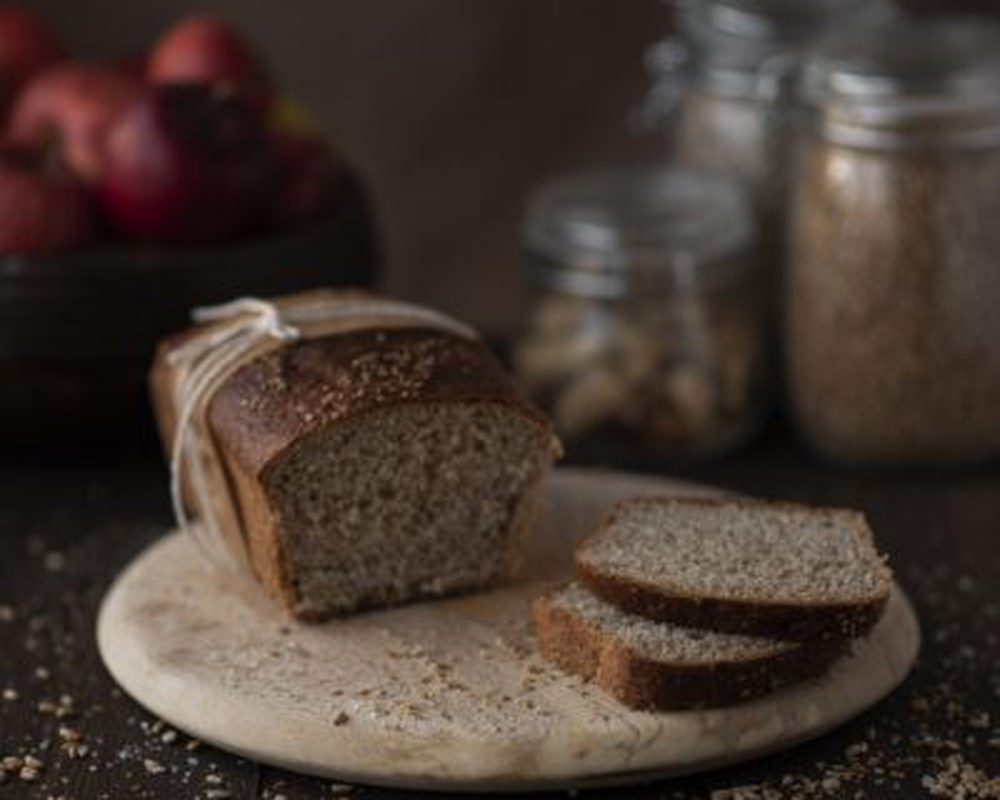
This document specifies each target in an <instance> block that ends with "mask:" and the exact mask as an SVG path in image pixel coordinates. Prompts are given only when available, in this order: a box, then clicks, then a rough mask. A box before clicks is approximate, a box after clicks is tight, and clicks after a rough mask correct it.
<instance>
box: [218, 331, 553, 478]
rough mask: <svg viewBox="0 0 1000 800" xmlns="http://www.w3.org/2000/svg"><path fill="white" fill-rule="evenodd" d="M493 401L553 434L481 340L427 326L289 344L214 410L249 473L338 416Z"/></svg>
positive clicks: (231, 387) (259, 362)
mask: <svg viewBox="0 0 1000 800" xmlns="http://www.w3.org/2000/svg"><path fill="white" fill-rule="evenodd" d="M433 402H449V403H483V402H488V403H495V404H499V405H504V406H507V407H508V408H510V409H511V410H513V411H515V412H516V413H519V414H521V415H522V416H525V417H527V418H528V419H530V420H532V421H533V422H534V423H535V424H537V425H538V426H539V428H540V430H544V432H545V433H546V435H548V436H551V434H550V433H549V427H548V423H547V421H546V420H545V418H544V417H543V416H542V415H541V413H540V412H538V411H537V410H535V409H534V407H533V406H531V405H529V404H528V403H527V402H526V401H525V400H524V399H523V398H522V397H521V395H520V394H519V393H518V391H517V389H516V388H515V386H514V383H513V382H512V381H511V379H510V377H509V376H508V375H507V373H506V372H505V371H504V369H503V367H501V366H500V364H499V362H498V361H497V360H496V358H495V357H494V356H493V355H492V353H490V351H489V349H488V348H487V347H486V346H485V345H484V344H483V343H482V342H481V341H478V340H471V339H464V338H461V337H458V336H455V335H452V334H448V333H442V332H440V331H433V330H427V329H421V328H402V329H396V330H380V331H371V330H368V331H358V332H353V333H344V334H338V335H335V336H328V337H325V338H321V339H312V340H308V341H304V342H297V343H295V344H292V345H289V346H286V347H282V348H280V349H278V350H274V351H272V352H270V353H268V354H266V355H264V356H262V357H260V358H257V359H254V360H253V361H251V362H250V363H248V364H246V365H244V366H243V367H241V368H240V369H238V370H237V371H236V372H235V373H234V374H233V375H232V376H230V377H229V379H228V380H226V382H225V383H223V384H222V386H220V387H219V389H218V391H216V393H215V397H214V398H213V400H212V402H211V405H210V406H209V411H208V418H209V422H210V424H211V426H212V429H213V430H214V431H215V432H216V435H217V436H218V437H219V440H220V441H221V442H222V443H223V444H224V445H225V446H226V447H227V449H228V450H229V452H230V454H231V455H232V456H233V457H234V458H237V459H239V461H240V463H242V464H243V466H244V468H245V469H246V470H247V471H248V472H250V473H251V474H256V475H258V476H259V475H262V473H264V472H265V470H266V469H267V466H268V464H270V463H271V462H272V461H273V460H274V459H276V458H279V457H280V456H281V455H282V453H283V452H284V451H285V450H286V449H287V448H288V447H289V446H290V445H291V444H292V443H294V442H296V441H298V440H299V439H301V438H302V437H303V436H306V435H308V434H309V433H311V432H313V431H316V430H319V429H321V428H325V427H327V426H329V425H331V424H333V423H335V422H339V421H342V420H344V419H347V418H349V417H352V416H356V415H358V414H362V413H365V412H368V411H372V410H374V409H377V408H384V407H385V406H393V405H400V404H404V403H433Z"/></svg>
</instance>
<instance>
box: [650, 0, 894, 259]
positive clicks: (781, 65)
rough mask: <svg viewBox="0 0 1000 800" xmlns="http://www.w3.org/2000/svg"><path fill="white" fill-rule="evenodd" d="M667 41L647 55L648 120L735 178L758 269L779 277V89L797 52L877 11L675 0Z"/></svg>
mask: <svg viewBox="0 0 1000 800" xmlns="http://www.w3.org/2000/svg"><path fill="white" fill-rule="evenodd" d="M675 6H676V9H677V29H678V35H677V36H676V37H673V38H670V39H667V40H664V41H662V42H660V43H658V44H656V45H654V46H653V47H652V48H651V49H650V50H649V52H648V55H647V66H648V69H649V72H650V74H651V77H652V80H653V84H652V87H651V89H650V92H649V95H648V97H647V99H646V103H645V106H644V108H643V114H642V117H643V119H644V120H645V121H646V122H647V124H648V125H651V126H657V127H662V128H663V130H664V131H665V132H668V133H669V134H671V135H672V136H673V138H674V151H673V155H674V157H675V158H676V159H677V160H678V161H680V162H682V163H686V164H691V165H693V166H697V167H702V168H706V169H712V170H716V171H719V172H722V173H725V174H726V175H731V176H733V177H735V178H737V179H738V180H740V181H741V182H742V184H743V186H744V189H745V191H746V192H747V194H748V196H749V198H750V199H751V201H752V202H753V204H754V208H755V212H756V213H757V214H758V217H759V219H760V225H759V230H760V233H761V239H760V247H761V251H762V253H763V262H764V264H765V266H766V267H767V268H768V269H769V270H770V271H771V272H772V273H773V274H774V277H775V278H777V277H778V276H779V275H780V266H781V260H782V256H783V253H782V250H783V246H784V237H783V235H782V233H781V232H782V230H783V221H784V219H785V213H784V212H785V207H786V200H787V165H788V161H789V154H790V149H789V146H788V145H789V141H790V135H791V129H790V126H789V124H788V113H787V112H788V107H789V103H788V95H787V92H786V91H785V87H787V86H788V85H789V84H790V82H791V79H792V78H793V77H794V75H795V74H796V72H797V69H798V66H799V63H800V60H801V56H802V54H803V52H804V51H805V49H806V48H807V47H808V46H809V45H811V44H813V43H815V42H816V41H817V40H818V39H819V38H820V37H822V36H824V35H826V34H827V33H828V32H829V31H830V30H831V29H833V28H835V27H837V26H844V25H851V24H860V23H861V22H862V21H868V20H871V19H874V18H876V17H880V16H882V15H883V14H884V13H886V12H885V8H884V7H883V6H882V4H881V3H879V2H876V0H679V1H678V2H677V3H676V4H675Z"/></svg>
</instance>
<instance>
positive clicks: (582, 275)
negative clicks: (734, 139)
mask: <svg viewBox="0 0 1000 800" xmlns="http://www.w3.org/2000/svg"><path fill="white" fill-rule="evenodd" d="M753 235H754V230H753V221H752V217H751V214H750V211H749V208H748V206H747V204H746V201H745V200H744V198H743V196H742V194H741V192H740V190H739V188H738V187H737V186H736V184H735V183H734V182H732V181H731V180H729V179H727V178H725V177H722V176H720V175H717V174H715V173H712V172H708V171H703V170H695V169H689V168H680V167H662V166H645V167H640V166H631V167H617V168H606V169H600V170H594V171H589V172H581V173H575V174H570V175H565V176H562V177H559V178H557V179H555V180H552V181H550V182H548V183H546V184H544V185H542V186H540V187H539V188H538V189H537V190H536V191H535V192H534V193H533V194H532V195H531V197H530V199H529V202H528V206H527V210H526V213H525V218H524V225H523V237H524V244H525V246H526V248H527V249H528V250H529V251H530V252H531V253H532V254H534V255H536V256H539V257H541V259H542V260H543V262H544V264H545V266H544V267H542V269H541V272H540V273H539V274H538V275H537V276H536V277H539V278H540V279H541V281H542V282H543V283H544V284H546V285H548V286H550V287H551V288H554V289H557V290H559V291H568V292H571V293H575V294H584V295H591V296H617V295H621V294H623V293H625V292H628V291H630V290H632V289H634V288H635V287H636V286H637V285H638V284H641V285H651V284H653V283H655V284H656V285H657V286H658V287H659V288H665V289H678V290H681V289H702V288H709V287H714V286H718V285H720V284H725V283H726V282H727V280H730V279H732V278H733V276H732V274H731V273H732V270H733V266H732V264H730V263H728V261H727V260H725V259H723V257H724V256H726V255H728V254H730V253H732V252H733V251H735V250H738V249H739V248H742V247H746V246H747V245H748V244H749V242H750V241H751V240H752V238H753ZM720 259H722V260H721V261H720Z"/></svg>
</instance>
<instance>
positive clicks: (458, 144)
mask: <svg viewBox="0 0 1000 800" xmlns="http://www.w3.org/2000/svg"><path fill="white" fill-rule="evenodd" d="M803 1H806V0H803ZM29 2H30V0H29ZM903 2H904V4H906V5H908V6H911V7H914V8H917V7H919V8H923V9H925V10H926V9H935V8H936V9H943V10H949V11H957V10H976V11H992V12H994V13H997V12H1000V3H998V2H997V0H903ZM31 4H32V5H34V6H36V7H38V8H40V9H41V10H43V11H45V12H46V13H47V14H48V15H49V16H51V17H52V18H53V20H55V21H56V22H58V23H59V24H60V25H61V27H62V28H63V30H64V32H65V33H66V35H67V36H68V37H69V38H70V39H71V41H72V42H73V43H74V44H75V45H76V46H77V48H78V50H79V51H80V52H81V53H82V54H85V55H94V56H100V55H109V54H118V53H122V52H124V51H128V50H139V49H141V48H143V47H144V46H146V45H147V44H148V43H149V42H151V41H152V40H153V39H154V38H155V36H156V34H157V32H158V31H160V30H162V29H163V27H164V26H165V25H167V24H168V23H169V22H170V21H171V20H174V19H176V18H177V17H179V16H181V15H182V14H184V13H186V12H188V11H191V10H193V9H196V8H200V9H209V10H212V11H215V12H217V13H220V14H222V15H223V16H225V17H227V18H229V19H231V20H232V21H234V22H237V23H238V24H239V25H240V26H241V27H242V28H243V29H244V30H245V31H246V32H247V33H248V34H249V35H250V36H252V37H253V38H254V39H255V40H256V41H257V42H258V44H259V45H260V47H261V48H262V49H263V50H265V51H266V52H267V54H268V55H269V56H270V60H271V63H272V64H273V67H274V70H275V71H276V73H277V76H278V79H279V81H280V82H281V83H282V84H283V85H284V86H286V87H287V89H288V91H289V92H290V93H291V94H293V95H294V96H295V97H297V98H299V99H300V100H301V101H302V102H303V103H304V104H305V105H307V106H308V107H309V108H311V109H312V110H313V112H314V113H315V115H316V117H317V118H318V120H319V121H320V123H321V124H322V127H323V129H324V131H325V132H326V133H327V134H328V135H329V137H330V138H331V139H332V140H333V142H334V143H335V144H336V145H337V146H338V147H340V148H341V149H342V150H343V151H344V153H345V154H346V155H347V157H348V158H349V159H350V160H351V161H352V162H353V163H354V164H355V165H356V166H357V168H358V169H359V170H360V172H361V173H362V175H363V176H364V177H365V179H366V180H367V181H368V183H369V186H370V188H371V191H372V198H373V201H374V205H375V208H376V211H377V213H378V216H379V219H380V220H381V224H382V231H383V234H384V241H385V245H386V253H385V255H386V258H387V263H388V273H387V276H386V281H385V288H386V289H388V290H389V291H391V292H394V293H397V294H400V295H403V296H406V297H410V298H414V299H419V300H426V301H430V302H432V303H435V304H437V305H440V306H443V307H444V308H446V309H449V310H451V311H454V312H457V313H460V314H463V315H465V316H467V317H469V318H470V319H472V320H473V321H475V322H477V323H479V324H481V325H485V326H487V327H490V328H503V327H507V326H509V325H510V324H511V322H512V321H513V319H514V316H515V312H516V309H517V306H518V287H519V284H520V280H519V270H520V263H519V261H520V259H519V252H518V247H517V239H518V237H517V223H518V218H519V215H520V209H521V202H522V199H523V195H524V192H525V191H526V190H527V189H528V187H530V186H531V184H532V183H534V182H535V181H537V180H538V179H539V178H540V177H542V176H544V175H547V174H551V173H553V172H557V171H560V170H562V169H566V168H570V167H574V166H578V165H583V164H587V163H591V162H596V161H600V160H605V159H609V158H615V157H618V156H619V155H622V154H628V153H634V152H635V151H637V150H645V151H646V152H647V153H648V150H649V149H650V147H652V148H653V149H654V150H655V149H656V148H657V144H656V143H655V142H653V143H650V142H646V143H642V144H640V143H638V142H636V141H635V140H634V139H632V138H630V135H629V133H628V131H627V128H626V125H625V119H626V116H627V114H628V112H629V110H630V109H632V108H633V107H634V106H635V104H636V103H637V102H638V101H639V99H640V97H641V96H642V93H643V92H644V90H645V88H646V78H645V75H644V72H643V69H642V63H641V54H642V51H643V49H644V47H645V46H646V45H647V44H649V43H650V42H652V41H653V40H655V39H657V38H659V37H660V36H662V35H663V34H664V33H665V32H666V30H667V28H668V27H669V11H668V8H667V5H666V4H665V3H663V2H660V1H659V0H628V2H612V0H534V1H532V0H286V2H278V0H221V1H219V0H215V1H214V2H207V3H202V4H196V3H193V2H190V1H189V0H153V1H152V2H150V1H149V0H142V2H137V0H73V1H72V2H69V0H34V2H32V3H31Z"/></svg>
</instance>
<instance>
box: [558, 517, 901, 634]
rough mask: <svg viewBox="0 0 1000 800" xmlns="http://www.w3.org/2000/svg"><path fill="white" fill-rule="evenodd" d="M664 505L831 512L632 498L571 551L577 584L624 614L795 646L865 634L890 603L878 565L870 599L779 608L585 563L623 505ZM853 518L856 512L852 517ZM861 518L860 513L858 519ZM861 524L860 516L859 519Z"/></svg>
mask: <svg viewBox="0 0 1000 800" xmlns="http://www.w3.org/2000/svg"><path fill="white" fill-rule="evenodd" d="M664 500H670V501H672V502H683V503H685V504H691V503H697V504H702V505H718V504H719V503H725V504H726V505H727V506H731V507H736V508H739V507H753V506H760V505H762V504H764V505H767V506H768V507H772V508H773V507H784V508H790V509H800V510H804V509H808V510H812V511H831V510H833V509H822V508H817V507H811V506H804V505H801V504H798V503H789V502H784V501H770V500H709V499H705V498H683V499H681V500H679V499H678V498H655V497H648V498H636V499H631V500H626V501H623V502H621V503H619V504H617V505H616V506H615V507H614V508H613V509H612V510H611V512H610V513H609V514H608V516H607V517H606V518H605V520H604V521H603V522H602V523H601V525H600V526H599V527H598V529H597V531H596V532H595V533H594V534H592V535H591V536H589V537H587V539H585V540H584V541H583V542H581V543H580V545H579V547H578V548H577V551H576V568H577V575H578V577H579V579H580V582H581V583H582V584H583V585H585V586H586V587H587V588H588V589H589V590H590V591H592V592H593V593H594V594H596V595H597V596H598V597H600V598H601V599H603V600H605V601H606V602H609V603H612V604H614V605H616V606H618V607H619V608H621V609H622V610H623V611H627V612H629V613H631V614H638V615H640V616H643V617H646V618H648V619H652V620H655V621H658V622H671V623H674V624H677V625H685V626H688V627H694V628H705V629H707V630H713V631H719V632H721V633H742V634H748V635H754V636H767V637H771V638H775V639H788V640H791V641H798V642H817V641H830V642H836V641H844V640H847V639H852V638H856V637H858V636H863V635H865V634H866V633H868V632H869V631H870V630H871V629H872V628H873V627H874V626H875V623H876V622H878V620H879V619H880V618H881V616H882V612H883V611H884V609H885V605H886V603H887V602H888V599H889V589H890V587H891V581H892V573H891V571H890V570H889V569H888V567H885V566H883V581H882V590H881V591H880V592H879V593H878V594H877V595H874V596H873V597H871V598H868V599H865V600H861V601H858V602H854V603H833V602H807V601H802V602H796V603H779V602H763V601H757V600H741V599H733V598H724V597H707V596H698V595H692V594H689V593H687V594H684V593H681V592H675V591H672V590H671V588H670V587H666V586H654V585H651V584H647V583H643V582H640V581H633V580H629V579H625V578H622V577H621V576H617V575H612V574H609V573H606V572H602V571H601V570H600V569H599V568H598V567H595V566H594V565H593V564H592V563H590V562H589V561H588V559H587V548H588V545H589V544H590V543H591V542H592V541H594V540H596V539H597V538H598V537H600V536H602V535H604V534H605V532H606V531H607V530H608V528H609V527H610V526H611V525H613V524H614V523H615V522H616V520H617V516H618V515H619V514H620V513H622V512H623V510H624V509H625V507H626V506H627V505H631V504H634V503H643V502H650V503H662V502H663V501H664ZM855 513H857V512H855ZM860 516H861V515H860V514H859V517H860ZM861 521H862V522H863V517H862V518H861ZM860 530H863V531H864V532H865V533H864V534H862V535H864V536H865V537H866V539H867V541H868V543H870V544H872V546H874V540H873V539H872V537H871V532H870V530H869V529H868V528H867V526H866V525H865V526H864V527H863V528H861V529H860Z"/></svg>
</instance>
